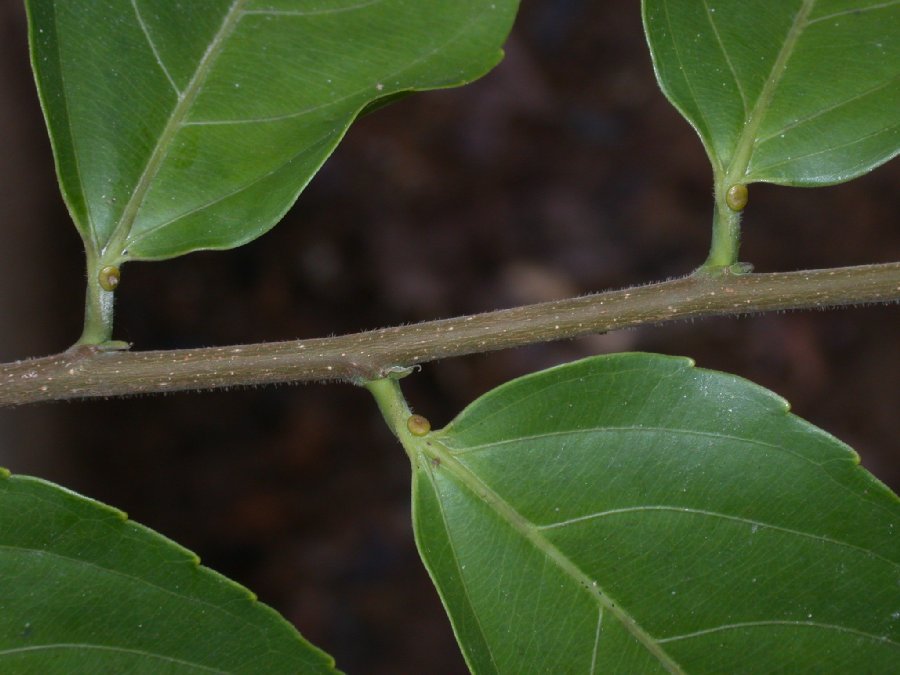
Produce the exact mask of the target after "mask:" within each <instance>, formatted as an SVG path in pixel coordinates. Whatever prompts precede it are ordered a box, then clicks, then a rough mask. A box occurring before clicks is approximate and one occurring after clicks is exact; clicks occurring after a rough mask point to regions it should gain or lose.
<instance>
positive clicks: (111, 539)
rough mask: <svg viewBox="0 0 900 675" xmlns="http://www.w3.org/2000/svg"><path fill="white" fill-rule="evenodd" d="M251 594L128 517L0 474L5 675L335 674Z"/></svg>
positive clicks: (0, 646) (0, 659)
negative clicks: (130, 674)
mask: <svg viewBox="0 0 900 675" xmlns="http://www.w3.org/2000/svg"><path fill="white" fill-rule="evenodd" d="M333 665H334V663H333V660H332V659H331V658H330V657H329V656H328V655H326V654H324V653H323V652H321V651H319V650H318V649H317V648H315V647H313V646H312V645H310V644H309V643H308V642H306V641H305V640H304V639H303V638H302V637H301V636H300V635H299V634H298V633H297V631H296V630H294V629H293V627H291V626H290V625H289V624H288V623H287V622H286V621H285V620H284V619H282V618H281V617H280V616H279V615H278V614H276V613H275V612H274V611H273V610H272V609H270V608H269V607H266V606H265V605H263V604H261V603H259V602H258V601H257V600H256V598H255V597H254V596H253V594H252V593H250V591H248V590H247V589H245V588H242V587H241V586H238V585H237V584H235V583H234V582H232V581H229V580H228V579H226V578H225V577H222V576H220V575H218V574H216V573H215V572H212V571H211V570H209V569H206V568H204V567H201V566H200V564H199V560H198V559H197V557H196V556H195V555H194V554H192V553H191V552H189V551H187V550H185V549H183V548H181V547H179V546H178V545H177V544H175V543H173V542H171V541H169V540H168V539H166V538H164V537H162V536H161V535H159V534H156V533H155V532H152V531H150V530H148V529H147V528H145V527H142V526H140V525H137V524H135V523H132V522H130V521H128V520H127V518H126V516H125V514H123V513H122V512H120V511H117V510H115V509H112V508H110V507H108V506H104V505H103V504H100V503H98V502H95V501H92V500H90V499H87V498H85V497H81V496H79V495H76V494H74V493H72V492H70V491H68V490H65V489H63V488H60V487H58V486H55V485H52V484H50V483H47V482H45V481H42V480H38V479H35V478H26V477H18V476H17V477H10V476H9V473H8V472H5V471H3V472H2V473H0V672H4V673H41V675H54V674H57V673H58V674H59V675H68V674H69V673H147V674H148V675H149V674H151V673H152V674H153V675H157V674H158V673H210V672H216V673H219V672H233V673H333V672H337V671H335V670H334V668H333Z"/></svg>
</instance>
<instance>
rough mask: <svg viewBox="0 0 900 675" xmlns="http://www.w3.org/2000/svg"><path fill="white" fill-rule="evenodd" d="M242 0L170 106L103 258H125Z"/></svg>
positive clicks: (230, 10)
mask: <svg viewBox="0 0 900 675" xmlns="http://www.w3.org/2000/svg"><path fill="white" fill-rule="evenodd" d="M245 1H246V0H234V1H233V2H232V3H231V6H230V7H229V8H228V11H227V12H225V16H224V18H223V19H222V24H221V25H220V26H219V30H218V31H216V34H215V35H214V36H213V38H212V40H210V43H209V46H208V47H207V48H206V51H205V52H204V53H203V56H202V57H201V58H200V61H199V62H198V63H197V67H196V69H195V70H194V73H193V75H192V76H191V79H190V81H189V82H188V84H187V86H186V87H185V88H184V91H183V92H181V95H180V96H179V97H178V102H177V103H176V104H175V107H174V108H172V113H171V114H170V115H169V119H168V121H167V122H166V126H165V127H164V128H163V131H162V133H161V134H160V135H159V139H158V140H157V142H156V145H155V146H154V147H153V152H152V153H150V157H149V158H148V159H147V163H146V165H145V166H144V171H143V172H142V173H141V177H140V178H139V179H138V182H137V184H136V185H135V188H134V191H133V192H132V193H131V197H130V198H129V199H128V203H127V204H126V205H125V208H124V209H123V211H122V216H121V218H119V222H118V223H116V227H115V229H114V230H113V233H112V235H111V236H110V238H109V240H108V242H107V244H106V246H105V247H104V248H103V250H102V251H101V252H100V253H101V255H102V256H103V259H104V260H105V261H108V262H110V263H118V262H121V261H122V260H123V259H127V254H126V251H125V248H126V245H127V243H128V238H129V236H130V235H131V229H132V227H133V226H134V221H135V219H136V218H137V214H138V211H139V210H140V208H141V205H142V204H143V203H144V199H146V197H147V193H148V192H149V191H150V187H151V185H152V184H153V180H154V179H155V178H156V175H157V174H158V173H159V170H160V168H161V167H162V164H163V161H164V160H165V158H166V156H167V155H168V154H169V150H170V149H171V145H172V140H173V139H174V137H175V135H176V134H177V133H178V131H179V130H180V129H181V127H182V125H183V123H184V120H185V119H186V118H187V116H188V113H189V112H190V110H191V108H192V107H193V105H194V101H196V99H197V95H198V94H199V93H200V90H201V89H202V87H203V84H204V83H205V82H206V78H207V76H208V75H209V73H210V71H211V70H212V65H213V63H215V61H216V59H217V58H218V56H219V54H220V53H221V52H222V48H223V46H224V44H225V42H226V40H227V39H228V37H229V36H230V35H231V33H232V32H233V31H234V29H235V27H236V26H237V23H238V21H239V20H240V18H241V11H240V8H241V5H242V4H243V3H244V2H245Z"/></svg>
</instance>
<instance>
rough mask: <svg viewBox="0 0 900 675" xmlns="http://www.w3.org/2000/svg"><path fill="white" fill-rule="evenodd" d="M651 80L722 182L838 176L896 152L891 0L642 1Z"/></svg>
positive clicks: (896, 36)
mask: <svg viewBox="0 0 900 675" xmlns="http://www.w3.org/2000/svg"><path fill="white" fill-rule="evenodd" d="M643 12H644V26H645V30H646V32H647V38H648V41H649V43H650V49H651V52H652V54H653V64H654V67H655V69H656V75H657V77H658V79H659V83H660V86H661V87H662V89H663V91H664V92H665V94H666V95H667V96H668V97H669V99H670V100H671V101H672V103H673V104H674V105H675V107H676V108H678V110H679V111H681V113H682V114H683V115H684V116H685V117H686V118H687V119H688V121H689V122H690V123H691V124H692V125H693V126H694V128H695V129H696V130H697V132H698V133H699V134H700V137H701V139H702V140H703V143H704V145H705V146H706V150H707V152H708V154H709V157H710V159H711V161H712V163H713V167H714V169H715V172H716V175H717V177H719V178H720V180H721V181H723V182H724V184H725V185H734V184H736V183H752V182H756V181H763V182H770V183H779V184H783V185H807V186H811V185H821V184H829V183H840V182H842V181H846V180H850V179H851V178H855V177H857V176H859V175H861V174H864V173H866V172H868V171H870V170H871V169H873V168H874V167H876V166H878V165H879V164H882V163H884V162H886V161H888V160H889V159H891V158H892V157H894V156H895V155H896V154H897V152H898V150H900V3H897V2H884V1H883V0H819V1H818V2H817V1H816V0H779V1H778V2H773V1H772V0H740V1H739V2H738V1H737V0H644V2H643Z"/></svg>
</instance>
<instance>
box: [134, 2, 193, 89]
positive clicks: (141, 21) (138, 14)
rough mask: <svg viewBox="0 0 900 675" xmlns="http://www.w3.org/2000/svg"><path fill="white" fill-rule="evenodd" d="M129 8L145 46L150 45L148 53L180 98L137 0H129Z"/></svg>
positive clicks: (176, 86)
mask: <svg viewBox="0 0 900 675" xmlns="http://www.w3.org/2000/svg"><path fill="white" fill-rule="evenodd" d="M131 6H132V7H133V8H134V16H135V17H136V18H137V22H138V25H139V26H140V27H141V32H143V33H144V37H145V38H146V39H147V44H148V45H150V51H152V52H153V57H154V58H155V59H156V63H157V64H158V65H159V67H160V69H161V70H162V71H163V74H164V75H165V76H166V79H167V80H168V81H169V84H171V85H172V89H174V90H175V93H176V95H177V96H178V98H181V90H180V89H179V88H178V85H177V84H175V79H174V78H173V77H172V74H171V73H170V72H169V69H168V68H166V64H165V62H164V61H163V59H162V55H161V54H160V53H159V49H157V47H156V43H155V42H153V37H152V36H151V35H150V28H149V27H148V26H147V24H146V23H145V22H144V17H142V16H141V10H140V9H139V8H138V4H137V0H131Z"/></svg>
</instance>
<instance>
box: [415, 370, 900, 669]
mask: <svg viewBox="0 0 900 675" xmlns="http://www.w3.org/2000/svg"><path fill="white" fill-rule="evenodd" d="M592 402H593V403H592ZM729 408H730V410H729ZM686 412H690V414H689V415H687V416H686ZM654 420H655V421H654ZM685 425H690V428H687V429H685V428H684V427H685ZM429 443H430V445H424V446H420V447H421V451H422V457H421V461H419V462H418V467H417V470H416V474H415V479H414V480H415V484H416V486H417V488H416V489H417V492H416V494H417V495H420V496H419V497H417V501H416V502H415V504H414V508H415V509H416V511H418V509H419V508H420V507H421V506H423V504H424V502H423V500H422V498H421V494H422V492H423V488H422V487H421V486H422V485H428V484H433V483H434V482H435V481H443V482H442V483H440V484H441V486H442V488H441V490H440V491H439V492H437V493H435V494H436V495H437V496H433V497H432V500H434V499H437V498H438V497H440V496H443V507H444V508H443V512H444V514H443V518H442V520H443V524H442V523H441V522H436V519H435V517H434V515H433V511H434V508H433V507H432V508H431V509H430V511H425V513H426V515H425V516H423V517H421V518H420V517H418V516H417V520H416V523H417V525H416V532H417V537H419V538H420V539H424V538H425V536H426V532H427V531H429V530H435V531H437V532H443V537H444V538H445V539H446V540H447V541H445V542H443V543H440V542H438V541H436V540H437V538H438V535H437V534H435V533H434V532H431V533H430V534H428V535H427V536H428V537H429V539H430V543H429V544H428V545H427V546H425V545H424V544H423V543H420V548H421V550H422V554H423V558H424V559H425V560H426V565H427V566H429V568H430V569H431V573H432V575H433V577H434V578H435V580H436V583H437V585H438V587H439V589H440V590H441V592H442V595H443V596H444V602H445V605H446V606H447V607H448V611H450V613H451V619H452V620H453V621H454V623H455V630H456V631H457V634H458V637H459V639H460V642H461V643H462V645H463V649H464V651H465V650H466V649H467V644H466V643H467V641H468V640H470V639H474V638H473V637H472V633H473V630H472V626H473V625H474V624H476V623H477V624H478V625H479V626H481V632H482V633H483V634H486V635H488V636H489V637H491V638H493V640H494V641H493V643H491V642H490V641H488V646H487V649H486V650H485V648H479V649H478V650H475V651H474V652H473V653H472V654H469V655H468V658H469V659H470V665H471V666H472V667H473V670H474V671H475V672H480V671H481V670H484V671H485V672H492V670H497V671H499V672H504V671H507V670H510V669H511V670H513V671H515V670H516V669H517V668H522V667H524V666H525V665H526V664H531V663H534V662H535V661H534V659H538V662H540V660H541V659H544V660H545V661H546V662H547V663H555V664H556V667H557V669H560V668H563V669H564V668H566V667H568V668H571V669H573V670H577V671H583V670H589V668H590V663H591V662H590V661H589V660H588V657H587V654H588V653H593V654H594V655H595V663H596V664H602V665H603V668H607V669H612V670H613V671H614V672H655V671H659V672H666V671H668V672H694V671H709V670H718V671H719V672H721V671H722V670H725V671H727V670H728V669H729V668H731V669H733V668H738V669H747V668H748V666H749V667H752V668H753V669H754V670H765V669H766V668H776V669H777V668H778V667H783V664H782V665H781V666H779V663H780V662H779V659H784V662H786V663H791V664H793V665H794V666H795V667H796V668H798V669H800V670H803V669H807V670H808V669H810V668H813V669H815V668H824V669H825V670H826V671H828V672H840V670H841V668H844V669H846V668H847V667H850V666H853V667H857V668H858V667H859V665H860V664H861V663H862V664H865V665H866V667H872V668H874V669H875V671H877V670H878V668H879V667H888V664H889V663H890V662H891V661H892V660H894V659H896V657H897V654H898V650H900V639H898V638H900V630H898V627H897V625H896V621H895V620H893V619H892V618H891V617H892V612H893V611H895V609H891V608H892V607H894V608H896V605H897V603H898V602H900V591H898V590H897V584H896V581H897V569H898V562H900V546H898V543H897V539H896V536H895V535H894V534H893V533H894V532H895V531H896V529H897V528H898V527H900V508H898V502H897V498H896V497H895V496H893V495H892V494H890V492H889V491H888V490H887V489H886V488H885V487H884V486H883V485H881V484H880V483H878V481H877V480H876V479H874V478H873V477H872V476H871V475H870V474H868V473H866V472H865V471H863V470H862V469H860V468H859V467H858V466H857V458H856V456H855V455H854V453H852V451H850V450H849V449H848V448H846V446H843V445H842V444H840V443H839V442H838V441H836V440H835V439H833V438H832V437H830V436H828V435H827V434H825V433H824V432H821V431H820V430H818V429H815V428H814V427H812V426H811V425H809V424H807V423H805V422H803V421H802V420H800V419H799V418H796V417H795V416H793V415H790V414H789V413H788V409H787V405H786V404H785V403H784V401H783V400H781V399H779V398H778V397H776V396H774V395H772V394H771V393H769V392H766V391H764V390H762V389H760V388H758V387H756V386H755V385H751V384H750V383H747V382H745V381H743V380H740V379H739V378H734V377H730V376H726V375H723V374H719V373H712V372H709V371H701V370H698V369H694V368H692V367H691V364H690V363H689V362H687V361H685V360H681V359H671V358H668V357H658V356H653V355H617V356H615V357H599V358H596V359H588V360H586V361H582V362H577V363H575V364H569V365H567V366H563V367H560V368H556V369H551V370H550V371H544V372H542V373H538V374H536V375H533V376H529V377H526V378H522V379H520V380H516V381H514V382H512V383H509V384H507V385H504V386H503V387H500V388H498V389H497V390H495V391H494V392H491V393H489V394H486V395H485V396H484V397H482V398H481V399H479V400H478V401H476V402H475V403H473V404H472V405H471V406H469V407H468V408H467V409H466V410H464V411H463V412H462V413H461V414H460V415H459V416H458V417H457V418H456V420H454V421H453V422H451V424H450V425H448V427H447V428H446V429H444V430H442V431H439V432H436V433H435V434H433V435H432V436H431V437H430V438H429ZM432 492H433V491H432ZM472 502H478V503H480V507H479V508H480V509H481V510H482V511H483V510H484V509H487V510H488V511H490V512H491V513H492V514H493V516H492V519H491V518H487V517H485V516H484V515H483V514H482V515H479V514H478V512H477V510H476V509H475V508H474V507H472V505H471V503H472ZM423 511H424V509H423ZM420 521H423V522H420ZM485 523H493V524H492V525H491V524H485ZM473 531H474V532H473ZM510 538H512V539H513V540H515V541H516V544H517V546H512V545H511V544H510V543H509V539H510ZM529 545H530V549H529ZM442 547H443V548H442ZM448 547H450V548H453V547H455V549H454V550H455V552H456V559H457V560H458V563H457V564H456V571H455V574H454V573H451V572H452V571H453V570H452V569H451V570H450V571H449V572H448V568H450V567H452V565H451V562H452V561H451V562H448V560H449V558H448V556H447V555H446V554H444V555H443V556H436V559H435V560H431V559H430V558H429V556H430V554H431V553H432V552H434V551H440V550H446V549H447V548H448ZM522 549H526V550H528V551H529V553H527V554H526V553H522V552H520V553H518V554H516V553H514V552H515V551H521V550H522ZM517 555H518V556H519V557H521V558H523V560H519V557H517ZM529 556H530V557H531V558H534V559H535V560H540V559H543V560H544V564H545V565H551V566H552V567H553V568H554V569H555V570H556V571H557V572H559V573H561V574H562V576H561V577H559V576H557V577H553V576H548V574H547V572H546V571H540V572H535V571H534V570H535V565H536V562H535V560H531V562H529V561H528V560H529ZM775 561H777V563H776V564H773V562H775ZM529 569H530V570H531V572H522V570H529ZM561 579H565V580H567V581H561ZM492 583H493V584H495V585H496V587H495V588H494V589H493V591H492V592H491V591H490V585H491V584H492ZM469 587H471V588H469ZM471 589H475V590H471ZM464 592H468V596H470V597H475V598H477V597H478V596H479V594H480V593H488V594H489V597H490V599H491V600H490V601H489V602H483V603H482V604H481V605H480V606H474V605H473V606H472V608H471V609H470V610H469V612H470V613H472V612H474V614H475V616H462V617H460V614H461V613H462V612H463V611H465V607H464V605H463V604H462V603H460V601H459V599H458V596H459V595H460V594H462V593H464ZM554 593H559V594H563V595H564V596H566V598H567V601H568V602H570V603H576V600H577V601H578V602H580V603H582V604H583V603H585V602H587V603H588V604H587V606H583V607H582V608H581V609H580V611H579V610H577V609H575V608H574V605H573V606H572V607H568V608H566V609H565V610H564V611H560V610H559V609H556V610H554V609H553V606H552V605H551V604H549V603H548V601H546V600H545V599H544V598H545V597H552V596H553V594H554ZM576 596H577V597H576ZM517 598H518V602H519V603H520V604H519V605H516V604H515V600H516V599H517ZM529 602H530V603H531V604H530V605H529V604H528V603H529ZM576 604H577V603H576ZM454 606H456V612H457V616H456V617H454V616H453V609H454ZM591 610H593V611H594V612H595V614H596V613H598V612H599V613H600V616H601V623H600V624H599V625H600V626H601V629H600V631H599V633H597V624H596V623H595V624H593V625H592V624H591V623H590V621H589V617H590V611H591ZM536 617H540V618H541V620H540V621H537V618H536ZM575 617H577V624H578V627H577V628H573V627H572V625H571V624H566V623H565V622H566V621H575ZM476 619H477V621H476ZM595 621H596V616H595ZM557 622H560V623H559V625H557ZM529 624H530V625H529ZM486 625H487V626H490V629H487V628H485V626H486ZM535 626H538V627H539V628H538V629H537V630H538V632H540V633H541V635H538V636H535V635H534V633H535V630H536V629H535ZM592 627H593V629H594V630H593V632H592V630H591V628H592ZM505 631H509V634H511V635H519V638H518V642H516V641H515V640H512V639H511V638H510V637H509V636H508V634H507V633H506V632H505ZM573 635H576V636H577V648H572V647H571V646H567V645H571V642H572V639H573ZM598 636H599V637H598ZM545 638H546V639H545ZM510 642H512V643H514V645H515V649H511V648H510ZM719 642H725V643H728V644H729V645H730V649H729V651H727V652H724V651H722V648H721V647H718V646H715V648H713V647H714V645H718V644H719ZM862 642H864V643H865V645H864V648H863V646H861V643H862ZM523 644H524V645H526V646H524V647H523ZM595 644H596V645H597V647H596V650H594V645H595ZM532 645H539V648H538V649H537V650H536V652H535V653H530V652H529V651H528V649H529V648H530V647H531V646H532ZM561 645H562V646H561ZM790 645H794V647H790ZM486 652H487V656H486V655H485V653H486ZM748 655H752V658H753V659H754V660H753V661H748V660H747V659H748ZM520 657H521V660H520ZM490 659H494V660H496V661H498V662H499V663H498V664H493V662H492V661H491V660H490ZM717 659H718V661H717ZM597 667H598V668H599V665H598V666H597ZM616 669H618V671H616ZM600 670H601V671H602V669H600Z"/></svg>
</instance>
